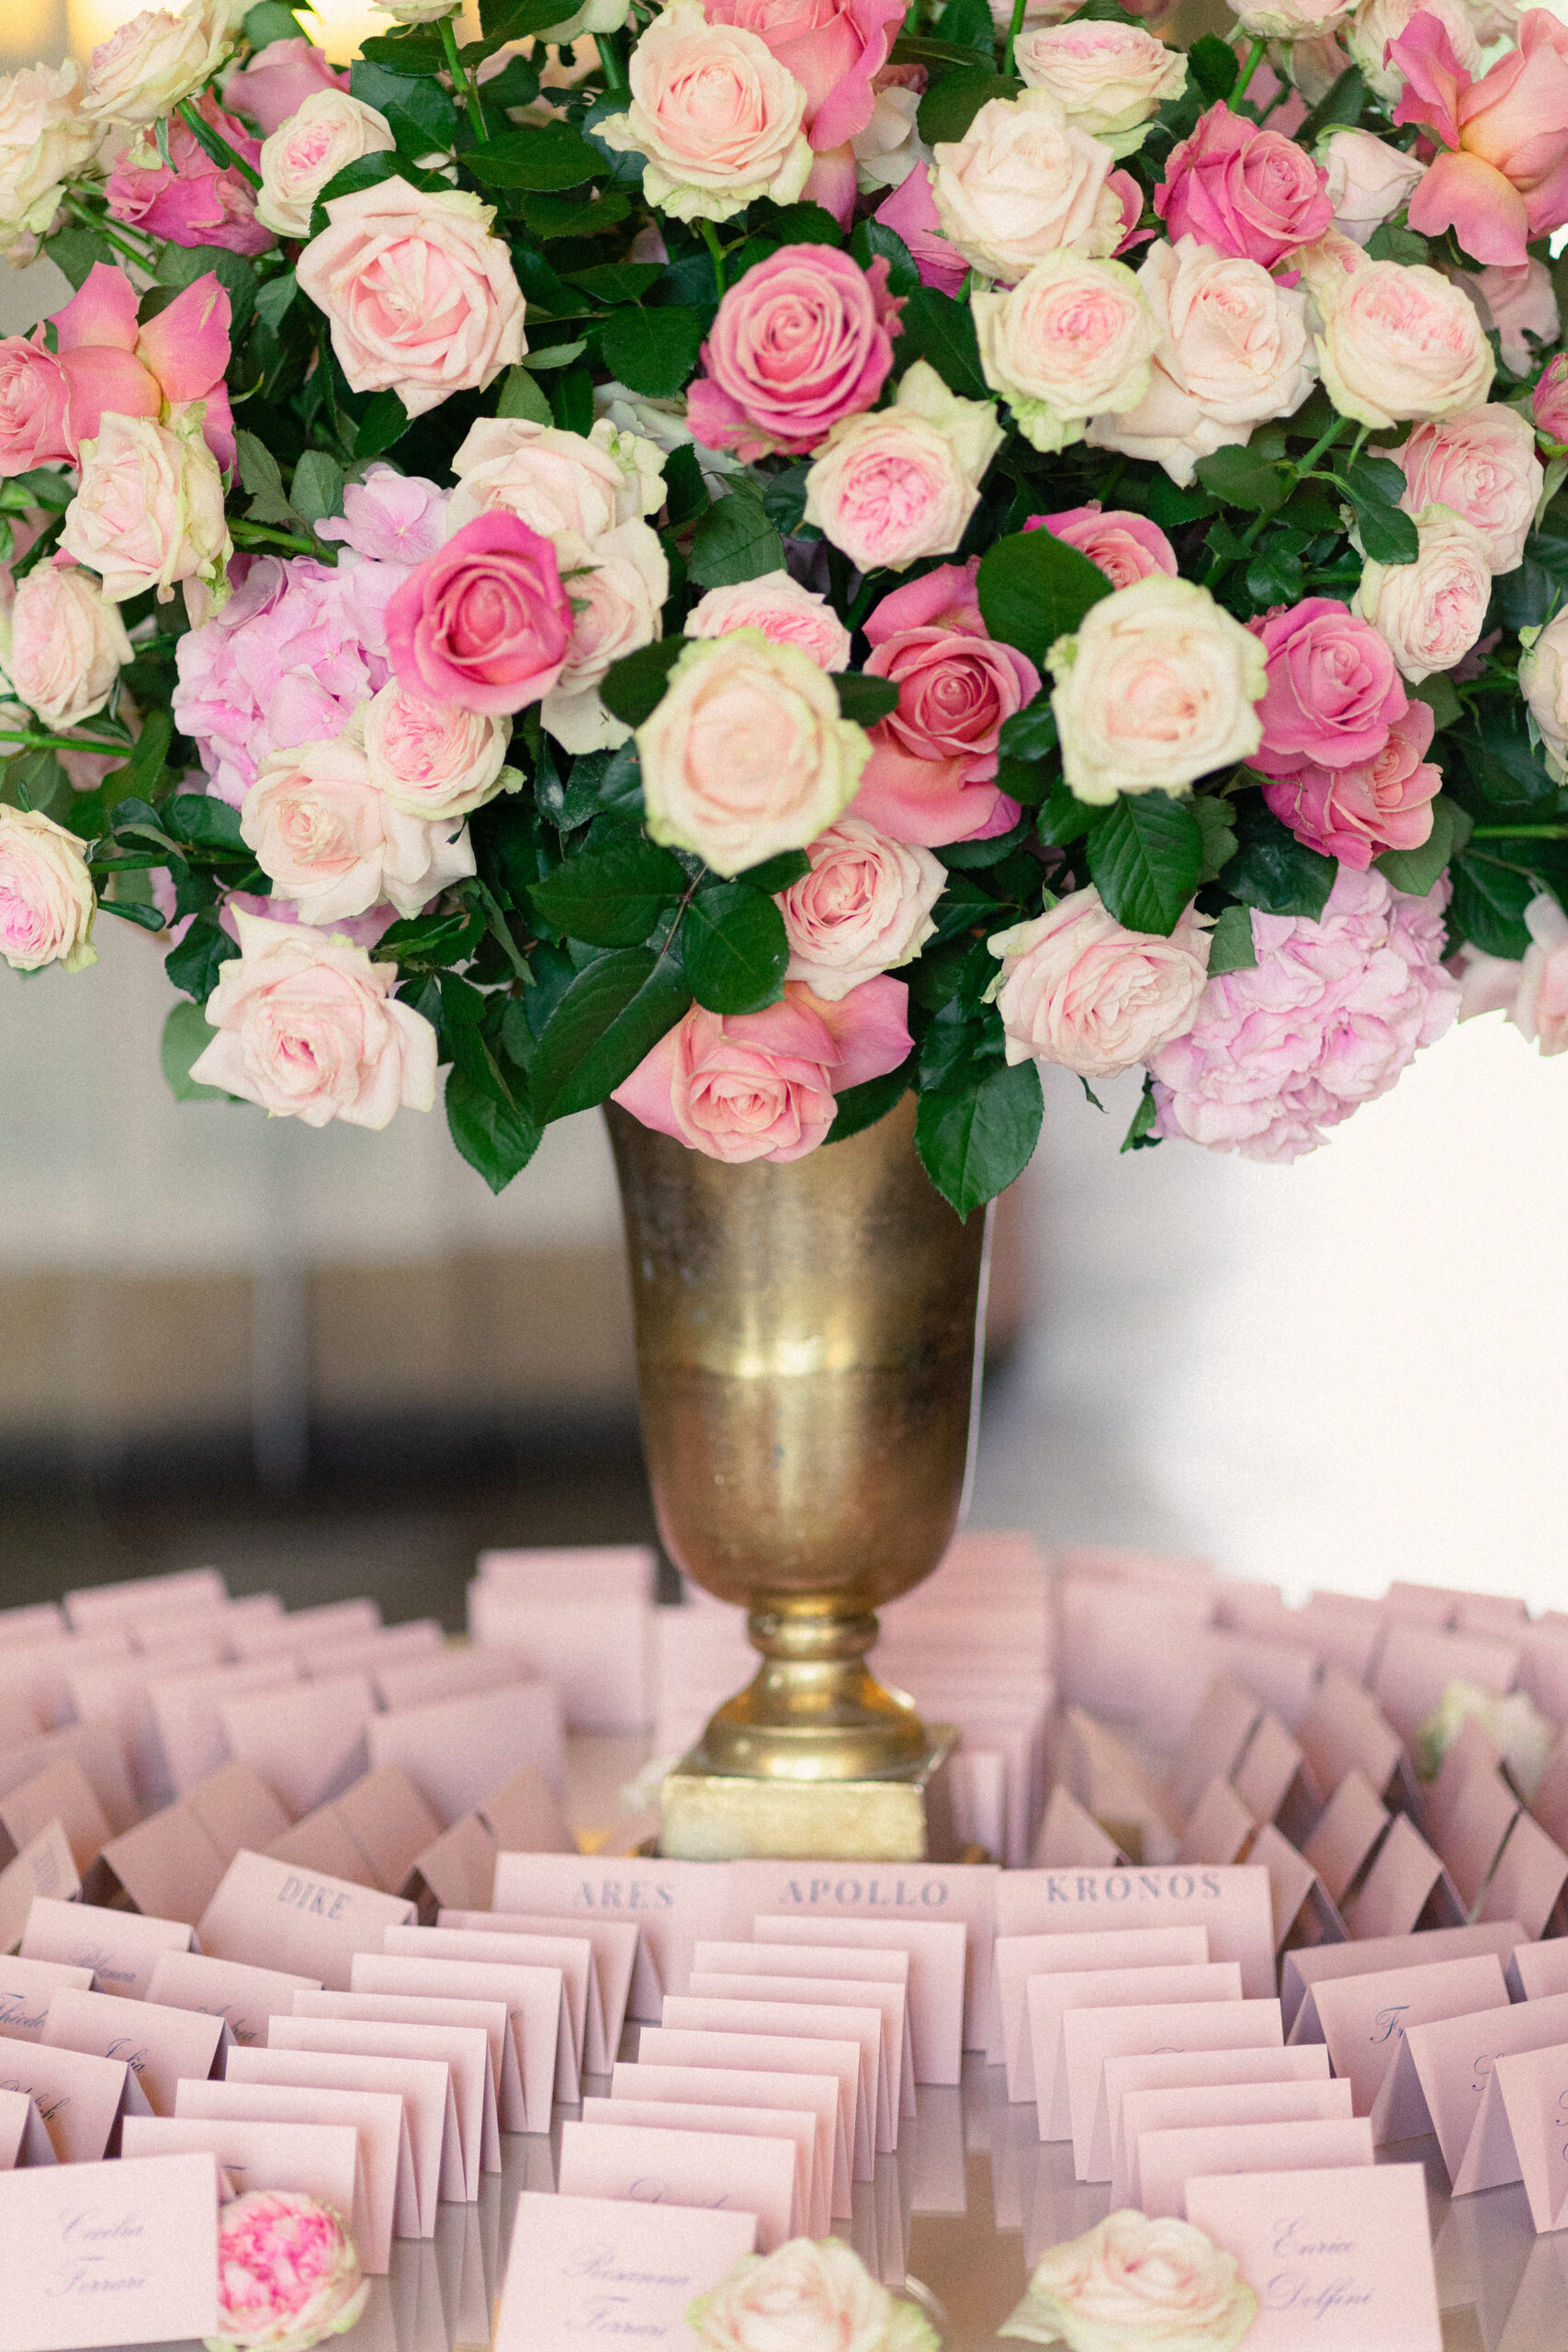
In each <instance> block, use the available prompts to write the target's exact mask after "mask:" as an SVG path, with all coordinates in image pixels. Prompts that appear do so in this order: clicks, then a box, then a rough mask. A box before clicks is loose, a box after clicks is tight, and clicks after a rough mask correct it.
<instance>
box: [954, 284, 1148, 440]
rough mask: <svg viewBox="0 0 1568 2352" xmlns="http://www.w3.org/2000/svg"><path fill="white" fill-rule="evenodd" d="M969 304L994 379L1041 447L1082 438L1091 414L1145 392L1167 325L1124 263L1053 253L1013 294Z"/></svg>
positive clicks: (1125, 404)
mask: <svg viewBox="0 0 1568 2352" xmlns="http://www.w3.org/2000/svg"><path fill="white" fill-rule="evenodd" d="M970 301H971V307H972V309H973V311H974V313H975V326H976V334H977V335H978V338H979V345H980V366H981V368H982V369H983V370H984V372H985V378H986V381H987V384H989V386H990V387H991V390H993V391H994V392H999V393H1000V395H1001V397H1002V399H1003V400H1004V401H1006V402H1007V404H1008V406H1009V407H1010V409H1011V411H1012V413H1013V420H1014V422H1015V423H1016V424H1017V426H1018V429H1019V431H1020V432H1021V434H1022V435H1023V437H1024V439H1025V440H1026V441H1029V442H1031V443H1032V445H1033V447H1035V448H1036V449H1043V450H1046V451H1053V452H1054V451H1055V450H1058V449H1065V448H1066V447H1067V446H1068V444H1069V443H1070V442H1074V441H1081V440H1082V438H1083V433H1084V426H1085V425H1086V424H1088V422H1089V418H1090V417H1091V416H1094V415H1097V414H1107V415H1120V414H1122V413H1123V412H1124V411H1126V410H1127V409H1130V408H1136V407H1137V405H1138V402H1139V401H1141V400H1142V399H1143V398H1144V396H1145V393H1146V392H1147V390H1148V388H1149V363H1150V360H1151V358H1152V356H1153V354H1154V351H1155V347H1156V344H1157V343H1158V341H1159V328H1158V327H1157V326H1156V323H1155V316H1154V312H1153V311H1151V310H1150V308H1149V306H1148V304H1147V303H1146V302H1145V300H1144V296H1143V289H1142V288H1141V287H1140V286H1139V284H1138V280H1137V278H1136V277H1134V274H1133V272H1132V271H1131V270H1130V269H1129V268H1127V266H1125V264H1124V263H1122V262H1119V261H1084V260H1082V259H1080V258H1079V256H1078V255H1077V254H1068V253H1059V254H1050V255H1049V256H1048V257H1047V258H1046V259H1045V260H1044V261H1040V262H1036V263H1035V265H1034V267H1033V268H1032V270H1030V271H1028V272H1027V274H1026V275H1025V276H1024V277H1021V278H1020V280H1019V282H1018V284H1017V285H1016V286H1015V287H1014V288H1012V290H1011V292H1010V293H1006V294H985V293H980V294H975V295H972V296H971V298H970Z"/></svg>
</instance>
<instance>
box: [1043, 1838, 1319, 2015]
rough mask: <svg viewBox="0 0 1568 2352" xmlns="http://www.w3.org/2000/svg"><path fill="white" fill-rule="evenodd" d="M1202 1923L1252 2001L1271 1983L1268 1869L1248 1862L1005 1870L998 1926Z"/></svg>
mask: <svg viewBox="0 0 1568 2352" xmlns="http://www.w3.org/2000/svg"><path fill="white" fill-rule="evenodd" d="M1132 1927H1157V1928H1192V1927H1199V1928H1207V1929H1208V1933H1209V1957H1210V1959H1211V1960H1234V1961H1235V1962H1237V1963H1238V1965H1239V1966H1240V1969H1241V1986H1242V1991H1243V1992H1244V1993H1245V1994H1246V1996H1247V1999H1248V2000H1249V2001H1253V2000H1261V1999H1264V1998H1267V1997H1268V1996H1270V1995H1271V1994H1272V1993H1273V1990H1274V1918H1273V1912H1272V1909H1271V1907H1270V1905H1269V1873H1268V1871H1264V1870H1254V1869H1253V1868H1252V1867H1251V1866H1250V1865H1249V1864H1247V1863H1245V1862H1244V1863H1232V1864H1229V1865H1224V1864H1219V1863H1215V1864H1213V1865H1210V1866H1209V1867H1207V1868H1203V1869H1197V1870H1186V1869H1182V1870H1172V1869H1161V1870H1125V1871H1007V1872H1006V1874H1005V1875H1004V1876H1003V1878H1002V1880H1001V1882H1000V1883H999V1885H998V1889H997V1933H998V1935H1005V1936H1033V1935H1066V1934H1072V1935H1081V1934H1082V1933H1083V1932H1084V1930H1085V1929H1086V1928H1132Z"/></svg>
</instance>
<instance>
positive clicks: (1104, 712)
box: [1045, 572, 1268, 806]
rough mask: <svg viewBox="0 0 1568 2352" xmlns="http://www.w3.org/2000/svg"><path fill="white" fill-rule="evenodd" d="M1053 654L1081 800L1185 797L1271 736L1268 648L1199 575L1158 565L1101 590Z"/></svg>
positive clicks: (1054, 702)
mask: <svg viewBox="0 0 1568 2352" xmlns="http://www.w3.org/2000/svg"><path fill="white" fill-rule="evenodd" d="M1045 658H1046V662H1047V665H1048V667H1049V669H1050V672H1051V675H1052V677H1053V678H1054V679H1055V686H1054V687H1053V689H1052V694H1051V707H1052V709H1053V710H1054V711H1055V714H1056V726H1057V729H1058V732H1059V733H1060V736H1061V741H1062V767H1063V771H1064V773H1065V775H1066V780H1067V783H1068V785H1069V786H1070V787H1071V788H1072V790H1073V791H1074V792H1075V793H1076V794H1077V797H1078V798H1079V799H1080V800H1087V801H1090V802H1095V803H1099V804H1100V805H1101V806H1103V805H1105V804H1106V803H1108V802H1110V801H1112V800H1114V799H1115V797H1116V796H1117V794H1118V793H1119V792H1184V791H1185V790H1186V789H1187V787H1188V786H1189V785H1190V784H1194V783H1196V782H1197V780H1198V778H1199V777H1200V776H1204V775H1211V774H1212V773H1213V770H1214V769H1216V768H1223V767H1228V766H1229V765H1230V764H1231V763H1232V762H1234V761H1236V760H1245V759H1249V758H1250V757H1251V755H1252V753H1253V752H1256V750H1257V749H1258V744H1259V743H1260V742H1261V741H1262V740H1263V729H1262V724H1261V721H1260V720H1259V718H1258V710H1257V705H1258V702H1259V701H1260V700H1261V698H1262V695H1263V691H1264V687H1265V684H1266V683H1267V674H1268V664H1267V662H1266V660H1265V657H1264V652H1263V648H1262V646H1261V645H1260V644H1259V643H1258V639H1257V638H1256V637H1254V636H1253V634H1252V632H1251V630H1250V629H1246V628H1243V627H1242V625H1241V623H1240V622H1239V621H1237V620H1233V619H1232V618H1231V616H1230V615H1229V613H1227V612H1225V611H1224V610H1223V609H1222V607H1221V606H1220V605H1216V604H1215V602H1214V600H1213V597H1212V596H1211V595H1210V594H1209V592H1208V590H1207V589H1206V588H1200V587H1198V586H1197V585H1196V584H1195V582H1192V581H1190V580H1171V579H1169V578H1168V577H1167V575H1166V574H1165V573H1164V572H1155V573H1153V574H1151V576H1150V577H1149V578H1148V579H1146V580H1135V581H1134V582H1133V585H1132V586H1131V587H1130V588H1118V589H1116V590H1115V591H1114V592H1113V593H1112V594H1111V595H1109V596H1102V597H1101V598H1100V603H1099V604H1098V605H1091V606H1090V607H1089V611H1088V613H1087V614H1086V615H1085V616H1084V618H1083V620H1082V621H1081V622H1080V624H1079V627H1078V631H1077V636H1076V637H1063V638H1058V639H1057V640H1056V642H1055V645H1053V646H1052V648H1051V650H1050V651H1049V653H1048V654H1047V655H1046V657H1045Z"/></svg>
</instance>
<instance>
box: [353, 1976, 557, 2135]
mask: <svg viewBox="0 0 1568 2352" xmlns="http://www.w3.org/2000/svg"><path fill="white" fill-rule="evenodd" d="M334 1989H335V1988H334ZM348 1989H349V1990H350V1992H353V1993H414V1994H420V1995H423V1996H431V1997H434V1998H435V1999H437V2000H454V2001H489V2002H497V2001H499V2002H502V2003H503V2004H504V2005H505V2008H506V2017H507V2031H506V2033H505V2034H504V2035H503V2036H502V2041H501V2046H500V2048H499V2050H498V2049H497V2048H496V2047H495V2044H494V2041H493V2040H492V2042H491V2064H492V2065H494V2066H495V2068H496V2076H495V2095H496V2101H497V2104H498V2107H499V2109H500V2115H501V2128H502V2131H548V2130H549V2128H550V2109H551V2105H552V2103H553V2100H554V2098H555V2083H556V2048H557V2043H558V2039H559V2035H560V2030H561V2019H562V2016H563V2014H564V2010H565V1996H564V1993H563V1989H562V1985H561V1973H560V1970H559V1969H558V1968H527V1967H524V1966H521V1965H508V1964H504V1963H502V1962H500V1961H483V1960H448V1959H446V1957H445V1956H442V1957H440V1958H435V1959H433V1958H430V1957H428V1956H423V1955H422V1956H420V1957H418V1958H415V1957H412V1956H411V1955H409V1954H407V1953H403V1952H358V1953H356V1954H355V1959H354V1962H353V1965H352V1968H351V1971H350V1980H349V1988H348Z"/></svg>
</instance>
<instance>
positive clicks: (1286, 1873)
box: [1247, 1821, 1345, 1951]
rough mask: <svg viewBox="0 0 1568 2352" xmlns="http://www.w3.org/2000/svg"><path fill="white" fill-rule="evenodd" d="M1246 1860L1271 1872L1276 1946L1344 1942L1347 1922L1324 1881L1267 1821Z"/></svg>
mask: <svg viewBox="0 0 1568 2352" xmlns="http://www.w3.org/2000/svg"><path fill="white" fill-rule="evenodd" d="M1247 1859H1248V1860H1250V1861H1254V1862H1260V1863H1261V1864H1262V1866H1263V1868H1264V1869H1265V1870H1266V1871H1268V1873H1269V1903H1270V1905H1271V1906H1272V1909H1273V1913H1274V1947H1275V1950H1276V1951H1283V1950H1284V1948H1285V1945H1286V1944H1287V1943H1289V1942H1292V1941H1294V1942H1298V1943H1304V1944H1321V1943H1336V1944H1341V1943H1343V1942H1344V1941H1345V1922H1344V1920H1343V1919H1342V1918H1341V1917H1340V1916H1339V1913H1338V1911H1337V1908H1336V1907H1335V1905H1333V1904H1332V1903H1331V1902H1330V1901H1329V1899H1328V1895H1327V1893H1326V1891H1325V1887H1324V1884H1323V1881H1322V1880H1321V1879H1320V1878H1319V1877H1318V1874H1317V1872H1316V1871H1314V1869H1313V1867H1312V1864H1311V1863H1310V1862H1309V1861H1308V1860H1307V1859H1306V1857H1305V1856H1304V1855H1303V1854H1298V1853H1297V1851H1296V1849H1295V1848H1294V1847H1293V1846H1292V1844H1291V1842H1290V1840H1289V1839H1288V1838H1282V1837H1281V1836H1280V1832H1279V1831H1278V1830H1277V1829H1276V1828H1275V1826H1274V1825H1273V1823H1272V1822H1271V1821H1266V1822H1265V1823H1264V1825H1263V1826H1262V1828H1261V1829H1260V1830H1259V1831H1258V1835H1257V1837H1256V1838H1254V1839H1253V1841H1252V1846H1251V1849H1250V1851H1249V1854H1248V1857H1247Z"/></svg>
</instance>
